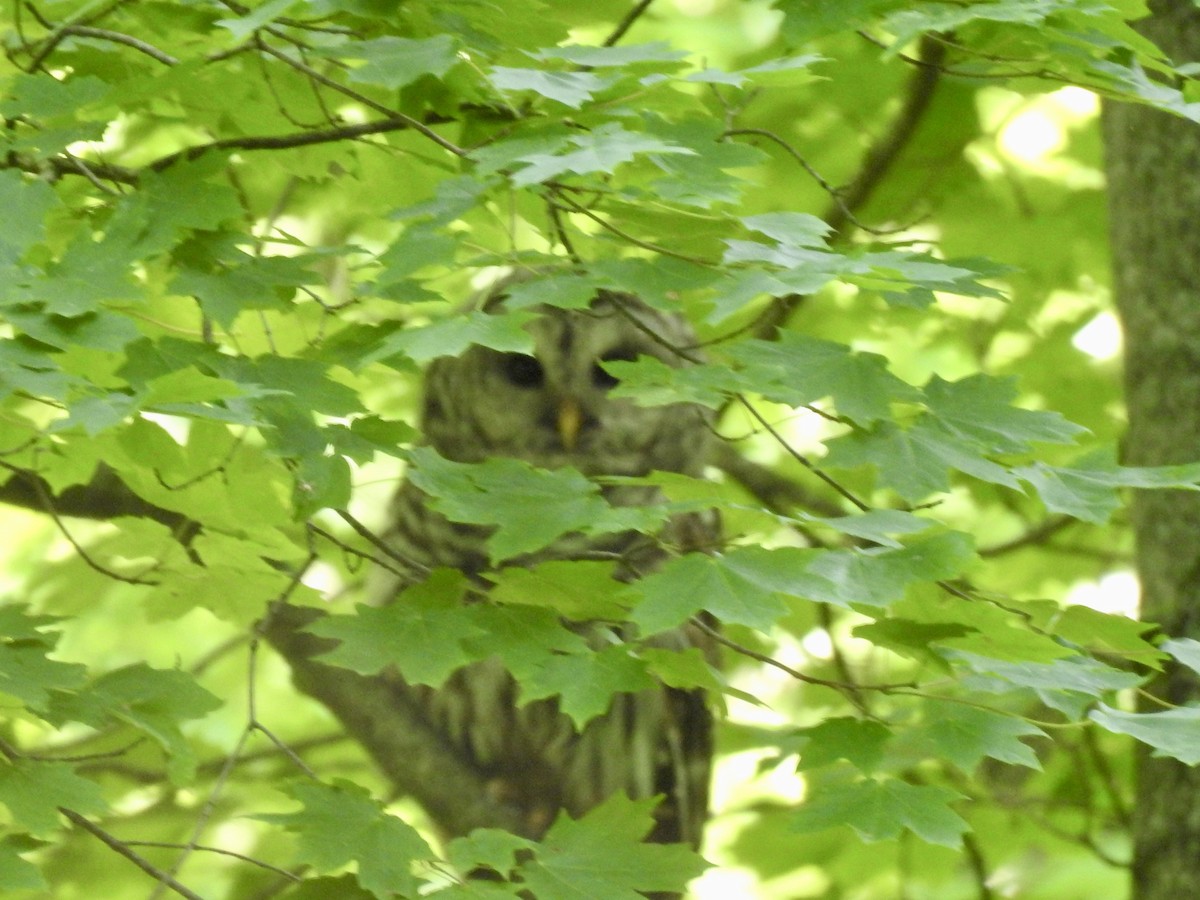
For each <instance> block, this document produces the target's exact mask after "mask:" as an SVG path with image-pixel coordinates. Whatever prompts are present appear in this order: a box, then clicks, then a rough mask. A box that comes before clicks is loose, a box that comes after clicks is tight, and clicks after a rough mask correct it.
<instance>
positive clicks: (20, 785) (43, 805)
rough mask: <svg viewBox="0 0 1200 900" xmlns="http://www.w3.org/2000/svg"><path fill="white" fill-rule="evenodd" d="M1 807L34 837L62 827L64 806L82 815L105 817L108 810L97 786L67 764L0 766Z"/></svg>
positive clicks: (9, 763)
mask: <svg viewBox="0 0 1200 900" xmlns="http://www.w3.org/2000/svg"><path fill="white" fill-rule="evenodd" d="M0 803H3V804H4V805H5V806H7V807H8V811H9V812H10V813H11V814H12V817H13V819H14V821H16V822H17V824H19V825H21V826H22V827H24V828H27V829H28V830H29V831H31V832H33V833H34V834H46V833H49V832H52V831H55V830H56V829H57V828H58V827H59V822H58V816H59V813H58V808H59V807H60V806H64V807H67V808H68V809H73V810H75V811H76V812H79V813H102V812H104V811H105V810H107V808H108V805H107V804H106V803H105V802H104V798H103V797H102V796H101V794H100V786H99V785H98V784H96V782H94V781H89V780H88V779H86V778H81V777H79V776H78V775H76V774H75V771H74V769H72V768H71V767H70V766H69V765H67V764H66V763H52V762H43V761H37V760H31V759H10V760H6V761H5V762H3V763H0Z"/></svg>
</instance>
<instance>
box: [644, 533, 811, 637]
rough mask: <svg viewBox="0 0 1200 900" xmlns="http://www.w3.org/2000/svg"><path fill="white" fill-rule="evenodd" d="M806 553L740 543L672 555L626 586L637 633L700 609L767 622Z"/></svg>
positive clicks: (780, 611) (732, 620) (797, 576)
mask: <svg viewBox="0 0 1200 900" xmlns="http://www.w3.org/2000/svg"><path fill="white" fill-rule="evenodd" d="M809 553H811V551H803V550H796V549H794V548H790V547H788V548H779V549H776V550H764V549H762V548H759V547H740V548H735V549H733V550H730V551H729V552H728V553H724V554H719V555H714V556H708V555H706V554H703V553H689V554H687V555H685V556H680V557H676V558H675V559H673V560H671V561H670V562H668V563H667V564H666V565H664V566H663V567H662V569H660V570H659V571H658V572H655V573H654V574H652V575H650V576H648V577H646V578H644V579H642V580H641V581H639V582H638V583H637V585H636V586H635V587H633V588H631V593H636V594H639V595H640V596H641V600H640V602H639V603H638V604H637V606H636V607H635V608H634V609H633V611H632V613H631V614H630V621H632V622H633V623H634V624H636V625H637V626H638V627H639V628H640V629H641V631H642V633H643V634H655V633H657V632H660V631H665V630H666V629H668V628H674V627H675V626H677V625H680V624H682V623H683V622H686V621H687V620H688V619H689V618H691V616H693V615H694V614H695V613H697V612H699V611H700V610H701V609H706V610H708V611H709V612H711V613H712V614H713V615H715V616H716V617H717V618H718V619H720V620H721V621H722V622H727V623H729V624H738V625H749V626H751V627H752V628H768V627H770V625H771V624H772V623H774V622H776V621H778V620H779V619H780V618H781V617H782V616H783V615H784V613H786V612H787V607H786V606H785V605H784V603H783V601H782V600H781V599H780V598H779V593H780V592H781V590H782V591H784V592H788V591H790V590H792V589H794V588H795V587H796V585H797V583H798V580H801V581H802V579H803V572H801V571H799V570H800V569H801V568H802V563H803V561H804V560H806V558H807V556H808V555H809Z"/></svg>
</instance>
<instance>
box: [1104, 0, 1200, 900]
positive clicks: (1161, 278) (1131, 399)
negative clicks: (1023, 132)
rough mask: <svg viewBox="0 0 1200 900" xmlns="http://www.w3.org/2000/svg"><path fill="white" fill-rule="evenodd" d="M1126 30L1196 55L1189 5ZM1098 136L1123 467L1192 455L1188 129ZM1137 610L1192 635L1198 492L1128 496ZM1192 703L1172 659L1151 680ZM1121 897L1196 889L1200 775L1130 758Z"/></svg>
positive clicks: (1195, 261) (1194, 379)
mask: <svg viewBox="0 0 1200 900" xmlns="http://www.w3.org/2000/svg"><path fill="white" fill-rule="evenodd" d="M1150 5H1151V8H1152V10H1153V12H1154V15H1153V16H1152V17H1151V18H1150V19H1147V20H1145V22H1144V23H1141V24H1139V26H1138V27H1139V30H1142V31H1143V33H1144V34H1146V35H1147V37H1149V38H1150V39H1151V40H1153V41H1154V42H1155V43H1156V44H1157V45H1158V46H1159V47H1161V48H1162V49H1163V50H1164V51H1165V52H1166V53H1167V54H1168V55H1169V56H1170V57H1171V59H1172V60H1174V61H1175V62H1176V63H1182V62H1185V61H1192V60H1197V59H1200V11H1198V10H1197V9H1196V7H1195V6H1194V5H1193V4H1192V3H1190V2H1186V0H1159V2H1152V3H1151V4H1150ZM1104 137H1105V146H1106V155H1107V169H1108V183H1109V196H1110V200H1109V214H1110V218H1111V233H1112V252H1113V268H1114V286H1115V290H1116V298H1117V307H1118V310H1119V312H1120V315H1121V319H1122V322H1123V324H1124V329H1125V388H1126V401H1127V405H1128V409H1129V431H1128V434H1127V436H1126V439H1125V446H1124V461H1125V462H1126V463H1127V464H1129V465H1162V464H1168V463H1182V462H1192V461H1195V460H1196V459H1197V458H1200V125H1197V124H1195V123H1193V122H1189V121H1187V120H1185V119H1181V118H1177V117H1173V116H1170V115H1167V114H1164V113H1161V112H1156V111H1154V110H1151V109H1149V108H1147V107H1144V106H1135V105H1132V104H1115V103H1113V104H1108V105H1107V106H1106V108H1105V111H1104ZM1132 514H1133V524H1134V530H1135V535H1136V539H1137V566H1138V573H1139V575H1140V578H1141V584H1142V611H1143V617H1144V618H1145V619H1147V620H1148V621H1153V622H1158V623H1160V624H1161V625H1162V626H1163V629H1164V630H1165V631H1166V632H1167V633H1169V634H1171V635H1174V636H1187V637H1196V638H1200V493H1194V492H1185V491H1142V492H1139V493H1138V494H1137V496H1135V497H1134V498H1133V509H1132ZM1151 689H1152V691H1153V692H1154V693H1155V694H1157V695H1158V696H1160V697H1162V698H1163V699H1165V700H1168V701H1169V702H1171V703H1176V704H1179V703H1188V702H1196V700H1197V699H1198V698H1200V682H1198V681H1197V679H1196V677H1195V675H1194V673H1191V672H1189V671H1188V670H1184V669H1181V668H1179V667H1176V668H1173V669H1171V670H1169V671H1168V672H1167V673H1166V674H1165V675H1164V676H1163V677H1161V678H1159V679H1157V680H1156V681H1155V683H1154V684H1153V685H1152V686H1151ZM1134 845H1135V846H1134V860H1133V883H1134V891H1133V895H1134V897H1135V898H1136V900H1178V898H1181V897H1200V770H1198V769H1196V768H1189V767H1187V766H1185V765H1183V764H1182V763H1179V762H1176V761H1175V760H1169V759H1154V758H1151V757H1150V756H1149V755H1148V754H1143V755H1142V757H1141V759H1140V762H1139V767H1138V796H1137V805H1136V816H1135V834H1134Z"/></svg>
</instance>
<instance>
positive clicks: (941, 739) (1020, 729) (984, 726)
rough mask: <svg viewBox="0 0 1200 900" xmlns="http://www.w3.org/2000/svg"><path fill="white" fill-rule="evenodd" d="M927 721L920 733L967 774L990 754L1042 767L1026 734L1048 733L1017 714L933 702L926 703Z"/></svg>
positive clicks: (922, 737) (1020, 764)
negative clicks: (1023, 740) (1026, 742)
mask: <svg viewBox="0 0 1200 900" xmlns="http://www.w3.org/2000/svg"><path fill="white" fill-rule="evenodd" d="M925 713H926V721H925V722H924V723H923V724H922V725H921V726H920V728H919V729H918V732H917V734H918V736H919V738H920V739H921V740H922V741H923V742H927V743H928V744H929V746H930V747H931V748H932V749H933V752H934V755H935V756H938V757H941V758H945V759H948V760H950V762H952V763H954V765H956V766H958V767H959V768H960V769H962V770H963V771H964V772H966V773H968V774H969V773H971V772H973V771H974V769H975V767H976V766H977V765H979V763H980V762H982V761H983V759H984V757H990V758H992V759H995V760H999V761H1000V762H1006V763H1012V764H1013V765H1019V766H1028V767H1029V768H1031V769H1040V768H1041V763H1040V762H1039V761H1038V758H1037V755H1036V754H1035V753H1034V752H1033V749H1032V748H1031V747H1030V746H1029V745H1028V744H1025V743H1024V742H1022V741H1021V740H1020V739H1021V738H1023V737H1032V736H1039V737H1045V736H1046V733H1045V732H1044V731H1042V729H1040V728H1038V727H1037V726H1036V725H1033V724H1032V723H1030V722H1027V721H1025V720H1024V719H1021V718H1019V717H1017V716H1012V715H1006V714H1004V713H999V712H993V711H991V710H987V709H980V708H979V707H975V706H964V705H962V704H958V703H937V702H931V703H927V704H926V705H925Z"/></svg>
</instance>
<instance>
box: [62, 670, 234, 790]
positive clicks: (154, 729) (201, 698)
mask: <svg viewBox="0 0 1200 900" xmlns="http://www.w3.org/2000/svg"><path fill="white" fill-rule="evenodd" d="M221 705H222V704H221V701H220V700H219V699H217V697H215V696H213V694H211V693H209V692H208V691H207V690H205V689H204V688H202V687H200V685H199V684H197V683H196V681H195V679H194V678H193V677H192V676H191V675H189V674H188V673H186V672H181V671H178V670H175V669H152V668H150V667H149V666H147V665H145V664H144V663H137V664H134V665H131V666H125V667H124V668H120V669H115V670H113V671H112V672H106V673H105V674H104V675H101V676H100V677H99V678H97V679H96V680H95V681H94V682H93V683H92V684H91V685H89V686H87V687H86V688H84V689H82V690H80V691H78V692H76V693H73V694H69V695H67V694H59V695H57V696H56V697H55V702H54V703H53V704H52V710H53V713H54V715H55V716H57V717H59V718H62V719H74V720H76V721H79V722H85V723H86V724H88V725H92V726H94V727H103V726H105V725H108V724H110V723H111V722H112V721H114V720H115V721H118V722H123V723H125V724H126V725H129V726H130V727H132V728H134V729H136V730H138V731H141V732H142V733H143V734H145V735H147V736H148V737H149V738H151V740H153V741H155V742H156V743H157V744H158V745H159V746H161V747H162V748H163V750H164V751H165V752H166V753H167V774H168V775H169V776H170V778H171V780H172V781H173V782H175V783H176V784H183V783H186V782H187V781H190V780H191V778H192V776H193V775H194V774H195V770H196V754H195V751H194V750H193V749H192V746H191V744H190V743H189V742H188V740H187V738H185V737H184V735H183V732H182V731H181V730H180V723H181V722H184V721H186V720H188V719H196V718H199V717H201V716H203V715H206V714H207V713H210V712H212V711H213V710H214V709H218V708H219V707H220V706H221Z"/></svg>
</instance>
